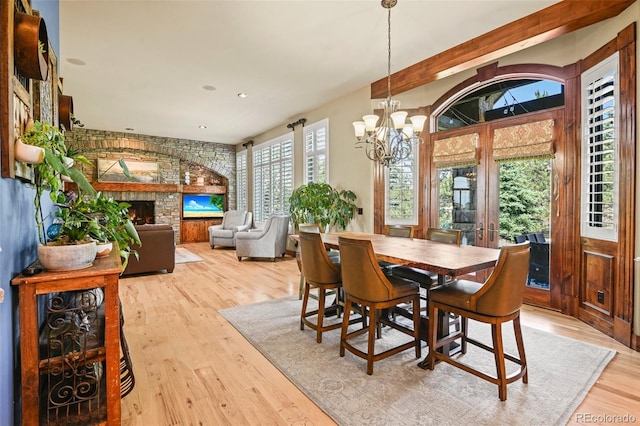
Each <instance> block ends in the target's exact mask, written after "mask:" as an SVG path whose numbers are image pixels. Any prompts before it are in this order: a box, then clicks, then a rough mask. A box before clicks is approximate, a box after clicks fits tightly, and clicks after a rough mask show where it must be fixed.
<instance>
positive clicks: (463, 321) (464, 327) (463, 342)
mask: <svg viewBox="0 0 640 426" xmlns="http://www.w3.org/2000/svg"><path fill="white" fill-rule="evenodd" d="M458 320H459V321H460V328H461V330H462V332H461V334H462V338H461V339H460V340H461V342H460V351H461V352H462V353H463V354H466V353H467V330H469V328H468V327H469V320H468V319H467V317H463V316H460V315H458Z"/></svg>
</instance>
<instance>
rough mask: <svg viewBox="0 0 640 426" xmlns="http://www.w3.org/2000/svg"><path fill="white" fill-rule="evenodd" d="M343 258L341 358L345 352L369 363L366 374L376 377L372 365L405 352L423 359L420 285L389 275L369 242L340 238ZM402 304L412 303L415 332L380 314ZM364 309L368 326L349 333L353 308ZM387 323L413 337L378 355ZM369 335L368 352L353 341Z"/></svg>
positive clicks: (339, 243)
mask: <svg viewBox="0 0 640 426" xmlns="http://www.w3.org/2000/svg"><path fill="white" fill-rule="evenodd" d="M338 245H339V247H340V258H341V263H342V287H343V290H344V294H345V312H344V316H343V318H342V331H341V333H340V356H341V357H343V356H344V355H345V350H348V351H349V352H351V353H352V354H354V355H356V356H357V357H360V358H362V359H365V360H366V361H367V374H369V375H371V374H373V363H374V362H375V361H379V360H381V359H384V358H387V357H389V356H391V355H394V354H397V353H399V352H402V351H404V350H407V349H410V348H415V353H416V358H419V357H420V352H421V351H420V349H421V348H420V337H419V333H420V309H417V307H419V305H420V296H419V286H418V284H417V283H415V282H412V281H409V280H405V279H403V278H399V277H394V276H387V275H385V274H384V273H383V272H382V269H381V268H380V267H379V265H378V261H377V259H376V256H375V253H374V251H373V246H372V244H371V241H369V240H360V239H354V238H345V237H340V238H339V239H338ZM402 303H411V304H412V307H413V309H412V311H413V329H411V328H409V327H407V326H405V325H402V324H400V323H397V322H395V321H392V320H390V319H389V318H386V317H385V316H384V315H380V313H381V311H382V310H384V309H389V308H393V307H394V306H396V305H398V304H402ZM353 304H357V305H359V306H360V307H361V308H362V311H361V312H362V313H363V315H366V316H367V317H368V319H369V322H368V326H367V327H363V328H361V329H358V330H355V331H349V324H350V316H351V310H352V305H353ZM379 322H380V323H384V324H385V325H387V326H389V327H390V328H392V329H395V330H398V331H400V332H402V333H404V334H407V335H409V336H411V337H412V339H411V340H410V341H409V342H406V343H402V344H399V345H397V346H394V347H392V348H390V349H387V350H384V351H382V352H380V353H377V354H376V353H375V340H376V331H377V325H378V323H379ZM364 333H367V334H368V336H367V349H366V352H365V351H363V350H361V349H359V348H358V347H357V346H356V345H355V344H352V343H351V342H350V341H351V340H352V339H353V338H355V337H357V336H360V335H362V334H364Z"/></svg>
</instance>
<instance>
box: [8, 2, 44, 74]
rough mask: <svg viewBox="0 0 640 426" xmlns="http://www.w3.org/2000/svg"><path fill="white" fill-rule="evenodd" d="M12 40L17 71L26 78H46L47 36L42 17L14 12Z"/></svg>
mask: <svg viewBox="0 0 640 426" xmlns="http://www.w3.org/2000/svg"><path fill="white" fill-rule="evenodd" d="M13 40H14V41H13V44H14V52H15V54H14V58H15V65H16V68H17V69H18V72H20V74H21V75H23V76H24V77H27V78H33V79H35V80H43V81H44V80H46V79H47V77H48V76H49V37H48V36H47V26H46V25H45V23H44V19H42V18H41V17H40V16H36V15H29V14H27V13H21V12H16V14H15V15H14V24H13Z"/></svg>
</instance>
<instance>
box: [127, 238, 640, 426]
mask: <svg viewBox="0 0 640 426" xmlns="http://www.w3.org/2000/svg"><path fill="white" fill-rule="evenodd" d="M181 247H185V248H187V249H188V250H189V251H191V252H193V253H195V254H197V255H199V256H200V257H202V258H203V259H204V261H203V262H196V263H184V264H178V265H176V268H175V270H174V272H173V273H172V274H152V275H144V276H134V277H127V278H123V279H121V280H120V297H121V300H122V305H123V312H124V318H125V333H126V338H127V341H128V343H129V349H130V352H131V357H132V359H133V367H134V372H135V375H136V386H135V388H134V389H133V391H132V392H131V393H130V394H129V395H128V396H126V397H125V398H124V399H123V400H122V423H123V424H124V425H132V426H137V425H149V424H157V425H174V424H175V425H182V424H205V425H212V424H215V425H218V424H219V425H225V424H227V425H249V424H273V425H291V424H306V425H330V424H335V423H334V422H333V421H332V420H331V419H330V418H329V417H328V416H327V415H326V414H325V413H324V412H323V411H322V410H321V409H320V408H319V407H317V406H316V405H315V404H314V403H313V402H311V400H309V399H308V398H307V397H306V396H305V395H304V394H303V393H302V392H301V391H300V390H299V389H297V388H296V387H295V386H294V385H293V384H292V383H291V382H290V381H289V380H288V379H287V378H286V377H285V376H284V375H283V374H282V373H280V372H279V371H278V370H277V369H276V368H275V367H274V366H273V365H272V364H271V363H270V362H269V361H267V359H266V358H264V356H262V354H261V353H260V352H259V351H257V350H256V349H255V348H254V347H253V346H252V345H251V344H250V343H249V342H248V341H247V340H245V339H244V337H242V335H241V334H240V333H239V332H238V331H237V330H236V329H235V328H234V327H233V326H232V325H230V324H229V323H228V322H227V321H226V320H225V319H224V318H223V317H222V316H221V315H220V314H219V313H218V311H219V310H220V309H224V308H229V307H233V306H238V305H245V304H250V303H256V302H260V301H264V300H269V299H276V298H281V297H286V296H290V295H297V292H298V283H299V281H298V280H299V271H298V267H297V264H296V261H295V259H294V258H292V257H289V256H287V257H285V258H284V259H278V260H276V261H275V262H271V261H253V260H249V261H247V260H244V261H242V262H238V260H237V258H236V256H235V251H234V250H233V249H219V248H216V249H215V250H212V249H211V248H210V247H209V244H208V243H191V244H183V245H181ZM522 323H523V324H524V325H527V326H530V327H535V328H539V329H542V330H546V331H549V332H552V333H555V334H558V335H562V336H566V337H569V338H572V339H576V340H580V341H583V342H587V343H592V344H597V345H600V346H605V347H608V348H611V349H615V350H616V351H618V353H617V355H616V356H615V358H614V359H613V361H612V362H611V363H610V364H609V366H608V367H607V368H606V370H605V371H604V373H603V375H602V377H601V378H600V379H599V380H598V382H597V383H596V385H595V386H594V387H593V388H592V389H591V391H590V392H589V394H588V395H587V397H586V399H585V401H584V402H583V403H582V405H581V406H580V407H579V408H578V410H576V413H591V414H593V415H602V414H608V415H614V414H620V415H624V414H627V413H629V414H632V415H635V416H636V419H640V389H638V387H637V385H636V384H637V383H639V382H640V369H639V368H638V365H640V353H638V352H635V351H633V350H631V349H629V348H627V347H625V346H623V345H621V344H620V343H618V342H616V341H615V340H613V339H612V338H610V337H607V336H605V335H604V334H602V333H600V332H599V331H597V330H595V329H593V328H592V327H590V326H588V325H587V324H585V323H583V322H581V321H579V320H577V319H575V318H572V317H569V316H565V315H562V314H559V313H556V312H553V311H549V310H545V309H541V308H536V307H531V306H525V307H524V308H523V310H522ZM570 424H580V423H579V422H577V421H576V416H575V414H574V416H573V417H572V421H571V423H570Z"/></svg>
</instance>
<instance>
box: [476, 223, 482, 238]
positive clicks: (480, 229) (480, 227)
mask: <svg viewBox="0 0 640 426" xmlns="http://www.w3.org/2000/svg"><path fill="white" fill-rule="evenodd" d="M476 232H477V233H478V239H479V240H482V236H483V233H484V225H483V224H482V223H481V224H480V226H479V227H478V228H476Z"/></svg>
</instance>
